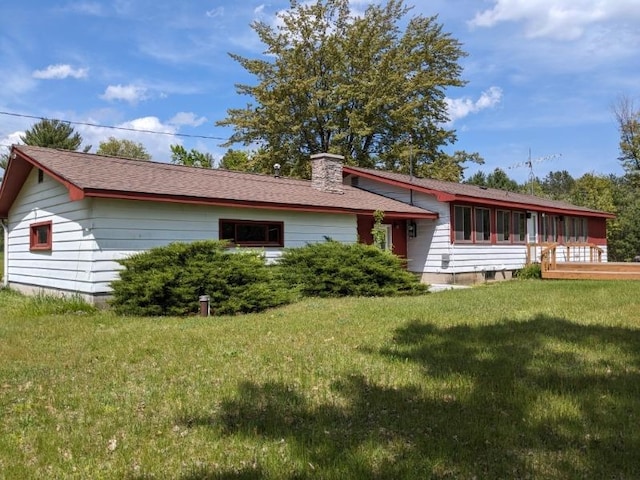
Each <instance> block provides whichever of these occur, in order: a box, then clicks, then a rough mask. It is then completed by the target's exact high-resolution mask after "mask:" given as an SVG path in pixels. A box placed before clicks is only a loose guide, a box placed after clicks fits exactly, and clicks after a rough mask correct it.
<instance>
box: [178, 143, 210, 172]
mask: <svg viewBox="0 0 640 480" xmlns="http://www.w3.org/2000/svg"><path fill="white" fill-rule="evenodd" d="M171 163H174V164H176V165H186V166H188V167H200V168H213V164H214V158H213V155H211V154H210V153H202V152H199V151H198V150H196V149H195V148H192V149H191V150H187V149H186V148H184V147H183V146H182V145H171Z"/></svg>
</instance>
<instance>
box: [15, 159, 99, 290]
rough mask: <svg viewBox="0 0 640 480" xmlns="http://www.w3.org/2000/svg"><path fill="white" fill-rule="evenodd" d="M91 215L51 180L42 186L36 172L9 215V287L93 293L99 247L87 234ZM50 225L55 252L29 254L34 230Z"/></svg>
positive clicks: (86, 206) (85, 205)
mask: <svg viewBox="0 0 640 480" xmlns="http://www.w3.org/2000/svg"><path fill="white" fill-rule="evenodd" d="M89 215H90V202H89V201H86V200H84V201H79V202H71V201H69V194H68V192H67V190H66V188H64V187H63V186H62V185H61V184H59V183H58V182H56V181H54V180H53V179H51V178H50V177H48V176H46V175H45V176H44V180H43V182H42V183H38V171H37V169H35V168H34V169H33V170H32V172H31V174H30V175H29V177H28V178H27V180H26V182H25V184H24V186H23V188H22V190H21V191H20V193H19V194H18V197H17V198H16V200H15V202H14V204H13V205H12V207H11V210H10V211H9V239H8V245H7V254H8V263H9V265H8V271H7V272H6V275H7V280H8V282H9V284H10V285H11V284H23V285H29V286H34V287H42V288H52V289H60V290H68V291H73V292H81V293H85V292H87V293H88V292H92V291H93V284H92V252H93V250H94V249H95V242H94V241H93V239H92V238H91V236H90V235H89V234H88V233H87V232H86V230H85V229H84V226H85V225H86V224H87V221H88V219H89ZM49 220H50V221H52V238H53V248H52V250H51V251H34V252H32V251H30V249H29V237H30V235H29V234H30V225H31V224H32V223H35V222H43V221H49Z"/></svg>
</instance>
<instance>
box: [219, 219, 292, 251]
mask: <svg viewBox="0 0 640 480" xmlns="http://www.w3.org/2000/svg"><path fill="white" fill-rule="evenodd" d="M219 226H220V230H219V238H220V240H228V241H230V242H231V243H233V244H235V245H242V246H247V247H283V246H284V223H283V222H259V221H258V222H256V221H249V220H220V225H219Z"/></svg>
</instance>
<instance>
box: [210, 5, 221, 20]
mask: <svg viewBox="0 0 640 480" xmlns="http://www.w3.org/2000/svg"><path fill="white" fill-rule="evenodd" d="M206 15H207V17H210V18H216V17H222V16H224V7H217V8H213V9H211V10H207V12H206Z"/></svg>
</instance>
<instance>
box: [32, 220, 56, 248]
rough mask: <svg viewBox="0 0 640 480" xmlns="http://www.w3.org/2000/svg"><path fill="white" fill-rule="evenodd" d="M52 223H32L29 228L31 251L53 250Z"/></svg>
mask: <svg viewBox="0 0 640 480" xmlns="http://www.w3.org/2000/svg"><path fill="white" fill-rule="evenodd" d="M51 243H52V242H51V222H50V221H49V222H39V223H32V224H31V225H30V226H29V249H30V250H51Z"/></svg>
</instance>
